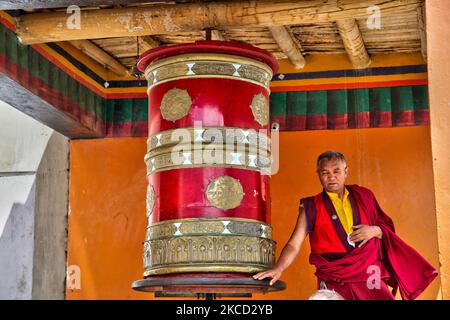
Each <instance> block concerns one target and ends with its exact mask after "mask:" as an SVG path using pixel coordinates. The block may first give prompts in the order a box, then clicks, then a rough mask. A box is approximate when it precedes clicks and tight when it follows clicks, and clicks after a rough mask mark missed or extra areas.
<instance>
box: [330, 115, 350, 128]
mask: <svg viewBox="0 0 450 320" xmlns="http://www.w3.org/2000/svg"><path fill="white" fill-rule="evenodd" d="M348 119H349V115H348V113H334V114H329V115H328V117H327V128H328V129H335V130H338V129H347V128H348V124H349V122H348Z"/></svg>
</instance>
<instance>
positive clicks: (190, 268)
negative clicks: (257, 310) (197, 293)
mask: <svg viewBox="0 0 450 320" xmlns="http://www.w3.org/2000/svg"><path fill="white" fill-rule="evenodd" d="M270 268H271V266H268V265H252V264H246V265H242V264H229V265H208V264H206V265H204V264H192V263H189V264H183V265H176V266H163V267H157V268H151V269H149V270H146V271H145V272H144V277H148V276H155V275H162V274H171V273H191V272H205V273H209V272H216V273H217V272H219V273H220V272H237V273H257V272H261V271H266V270H268V269H270Z"/></svg>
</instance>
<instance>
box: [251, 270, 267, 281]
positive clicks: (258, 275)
mask: <svg viewBox="0 0 450 320" xmlns="http://www.w3.org/2000/svg"><path fill="white" fill-rule="evenodd" d="M266 274H267V271H264V272H260V273H257V274H255V275H254V276H253V279H256V280H261V279H264V278H265V277H266V276H267V275H266Z"/></svg>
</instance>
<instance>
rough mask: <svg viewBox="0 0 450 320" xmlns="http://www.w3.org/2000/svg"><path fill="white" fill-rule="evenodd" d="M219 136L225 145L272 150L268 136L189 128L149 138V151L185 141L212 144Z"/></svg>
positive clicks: (252, 131)
mask: <svg viewBox="0 0 450 320" xmlns="http://www.w3.org/2000/svg"><path fill="white" fill-rule="evenodd" d="M184 130H186V131H184ZM219 135H220V137H222V140H223V143H228V144H231V143H232V144H238V145H244V146H249V147H254V148H256V147H258V148H261V149H264V150H268V151H269V150H270V143H271V140H270V137H269V136H268V135H267V134H265V133H263V132H261V131H259V132H257V131H256V130H255V129H243V128H236V127H187V128H177V129H172V130H165V131H160V132H158V133H156V134H153V135H151V136H149V137H148V139H147V150H148V151H152V150H153V149H156V148H163V147H167V146H172V145H176V144H179V143H183V139H184V140H188V141H190V142H194V143H212V142H214V141H215V139H216V138H217V136H219ZM180 140H181V141H180Z"/></svg>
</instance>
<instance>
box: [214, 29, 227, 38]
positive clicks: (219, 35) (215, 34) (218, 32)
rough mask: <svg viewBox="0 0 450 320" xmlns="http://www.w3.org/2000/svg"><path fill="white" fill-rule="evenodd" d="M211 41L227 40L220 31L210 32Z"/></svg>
mask: <svg viewBox="0 0 450 320" xmlns="http://www.w3.org/2000/svg"><path fill="white" fill-rule="evenodd" d="M211 40H220V41H227V40H228V39H227V38H226V37H225V35H224V34H223V32H222V31H220V30H211Z"/></svg>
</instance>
